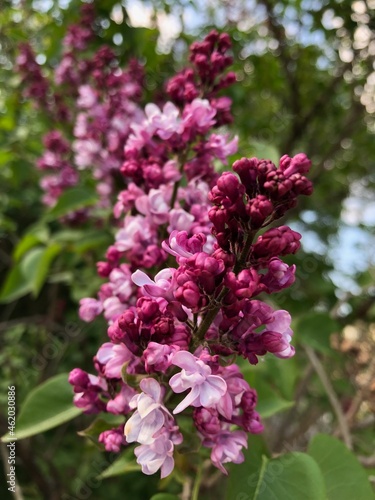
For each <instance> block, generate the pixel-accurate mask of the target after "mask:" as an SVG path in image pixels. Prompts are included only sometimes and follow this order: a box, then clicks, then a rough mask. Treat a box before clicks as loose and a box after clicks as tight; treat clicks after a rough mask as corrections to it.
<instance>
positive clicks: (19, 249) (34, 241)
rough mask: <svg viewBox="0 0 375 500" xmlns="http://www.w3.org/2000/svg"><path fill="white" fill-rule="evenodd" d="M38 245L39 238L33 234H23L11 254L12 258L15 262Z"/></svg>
mask: <svg viewBox="0 0 375 500" xmlns="http://www.w3.org/2000/svg"><path fill="white" fill-rule="evenodd" d="M39 243H40V240H39V238H37V237H36V236H34V235H33V234H25V236H24V237H23V238H22V239H21V241H20V242H19V243H18V245H17V246H16V248H15V249H14V252H13V258H14V260H15V261H16V262H18V261H19V260H20V258H21V257H22V256H23V255H24V254H25V253H26V252H27V251H28V250H30V249H31V248H33V247H35V246H36V245H38V244H39Z"/></svg>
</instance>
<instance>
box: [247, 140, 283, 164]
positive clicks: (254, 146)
mask: <svg viewBox="0 0 375 500" xmlns="http://www.w3.org/2000/svg"><path fill="white" fill-rule="evenodd" d="M249 154H250V155H252V156H256V157H258V158H265V159H267V160H271V161H273V162H274V163H275V164H276V165H278V163H279V160H280V153H279V152H278V150H277V148H276V147H275V146H274V145H273V144H268V143H265V142H260V141H251V143H250V145H249Z"/></svg>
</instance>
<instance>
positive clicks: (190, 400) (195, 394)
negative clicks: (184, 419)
mask: <svg viewBox="0 0 375 500" xmlns="http://www.w3.org/2000/svg"><path fill="white" fill-rule="evenodd" d="M197 403H199V386H195V387H193V388H192V390H191V391H190V392H189V394H188V395H187V396H186V397H185V398H184V399H183V400H182V401H181V403H180V404H178V405H177V406H176V408H175V409H174V410H173V414H174V415H175V414H176V413H180V412H182V411H183V410H185V408H187V407H188V406H190V405H191V406H196V405H197Z"/></svg>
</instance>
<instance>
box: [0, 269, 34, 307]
mask: <svg viewBox="0 0 375 500" xmlns="http://www.w3.org/2000/svg"><path fill="white" fill-rule="evenodd" d="M29 292H30V283H29V282H28V281H27V280H26V279H25V276H24V274H23V272H22V269H21V265H20V264H16V265H15V266H14V267H13V268H12V269H11V270H10V271H9V273H8V275H7V277H6V278H5V281H4V284H3V286H2V289H1V292H0V302H1V303H8V302H13V301H14V300H17V299H19V298H20V297H22V296H23V295H26V294H27V293H29Z"/></svg>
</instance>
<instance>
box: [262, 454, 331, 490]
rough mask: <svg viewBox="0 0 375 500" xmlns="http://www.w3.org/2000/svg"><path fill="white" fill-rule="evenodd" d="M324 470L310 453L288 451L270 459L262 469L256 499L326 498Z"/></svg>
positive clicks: (265, 461) (265, 459)
mask: <svg viewBox="0 0 375 500" xmlns="http://www.w3.org/2000/svg"><path fill="white" fill-rule="evenodd" d="M325 498H326V495H325V486H324V479H323V476H322V473H321V471H320V469H319V467H318V465H317V463H316V462H315V460H313V459H312V458H311V457H310V456H309V455H307V454H306V453H299V452H293V453H287V454H286V455H283V456H281V457H279V458H274V459H272V460H268V459H267V458H266V457H263V464H262V469H261V471H260V474H259V478H258V483H257V485H256V490H255V493H254V497H253V500H273V499H275V500H325Z"/></svg>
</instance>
